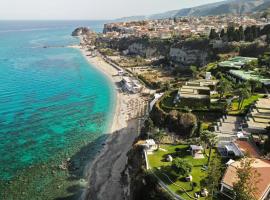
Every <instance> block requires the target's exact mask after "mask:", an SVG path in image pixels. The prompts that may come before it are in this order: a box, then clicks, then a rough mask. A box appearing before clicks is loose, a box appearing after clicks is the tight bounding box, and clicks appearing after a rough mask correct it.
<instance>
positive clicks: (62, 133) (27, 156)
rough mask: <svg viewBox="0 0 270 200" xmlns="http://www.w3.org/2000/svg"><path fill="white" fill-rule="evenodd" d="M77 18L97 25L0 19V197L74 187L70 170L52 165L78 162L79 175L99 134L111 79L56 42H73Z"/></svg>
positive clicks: (109, 103) (37, 195)
mask: <svg viewBox="0 0 270 200" xmlns="http://www.w3.org/2000/svg"><path fill="white" fill-rule="evenodd" d="M80 25H89V26H92V28H93V29H95V30H97V31H99V30H100V29H101V27H102V22H87V21H83V22H79V21H76V22H45V21H43V22H0V155H1V156H0V199H20V198H21V199H26V198H27V199H51V198H55V197H57V196H58V197H59V196H62V195H67V194H69V193H73V192H74V191H72V192H71V191H68V190H67V188H66V187H67V186H70V185H71V184H74V183H73V182H72V181H70V180H69V178H70V175H71V174H72V173H70V171H63V170H59V168H58V165H59V164H61V162H62V161H63V160H65V159H66V158H68V157H71V159H72V162H73V161H74V163H75V164H76V162H79V164H77V165H79V168H80V170H79V171H80V172H78V170H77V172H76V173H75V174H74V173H73V176H72V177H73V178H74V181H78V179H79V178H81V176H82V174H81V171H82V170H81V168H83V166H84V165H85V162H86V160H88V159H89V158H93V157H94V155H95V154H96V153H97V151H98V150H99V149H100V147H101V145H100V143H102V142H103V141H104V139H105V136H104V133H105V132H106V129H107V127H108V125H109V118H110V113H111V111H112V109H113V106H114V92H113V90H112V87H111V84H110V82H109V81H108V80H107V79H106V77H104V75H103V74H102V73H100V72H99V71H97V70H96V69H95V68H94V67H93V66H91V65H89V64H88V62H87V61H86V60H85V58H84V57H83V56H82V55H81V54H80V52H79V51H78V50H77V49H72V48H62V47H60V48H58V47H59V46H64V45H69V44H77V43H78V42H79V41H78V40H77V39H76V38H72V37H71V36H70V34H71V32H72V30H73V29H74V28H75V27H77V26H80ZM43 46H57V48H43ZM91 142H92V143H91ZM86 147H87V148H86ZM89 148H90V149H89ZM84 154H87V155H86V156H85V157H84V160H83V161H82V159H81V156H82V155H84ZM74 163H72V164H74ZM45 177H46V178H45ZM65 182H69V183H68V184H67V183H65ZM49 185H50V186H49ZM56 185H57V189H56V188H53V187H52V186H56ZM51 187H52V188H51ZM51 190H54V191H51ZM57 190H59V191H57ZM1 196H2V197H1Z"/></svg>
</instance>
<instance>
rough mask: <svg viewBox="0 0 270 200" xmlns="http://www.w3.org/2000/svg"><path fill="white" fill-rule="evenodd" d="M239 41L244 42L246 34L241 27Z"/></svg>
mask: <svg viewBox="0 0 270 200" xmlns="http://www.w3.org/2000/svg"><path fill="white" fill-rule="evenodd" d="M239 39H240V40H241V41H242V40H244V39H245V34H244V28H243V26H240V27H239Z"/></svg>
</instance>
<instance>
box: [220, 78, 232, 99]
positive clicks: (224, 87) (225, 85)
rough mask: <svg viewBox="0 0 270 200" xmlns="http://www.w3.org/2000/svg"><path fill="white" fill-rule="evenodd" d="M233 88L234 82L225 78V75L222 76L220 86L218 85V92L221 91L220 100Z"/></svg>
mask: <svg viewBox="0 0 270 200" xmlns="http://www.w3.org/2000/svg"><path fill="white" fill-rule="evenodd" d="M231 90H232V84H231V82H230V81H228V80H227V79H225V78H224V77H221V79H220V81H219V83H218V86H217V92H218V93H219V100H221V98H222V97H223V96H224V94H225V93H227V92H230V91H231Z"/></svg>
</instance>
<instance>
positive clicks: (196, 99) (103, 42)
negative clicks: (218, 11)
mask: <svg viewBox="0 0 270 200" xmlns="http://www.w3.org/2000/svg"><path fill="white" fill-rule="evenodd" d="M80 36H81V38H82V39H81V41H82V43H81V45H82V46H83V47H84V48H86V49H88V51H89V56H91V57H96V56H98V57H102V58H103V59H104V60H105V61H106V62H107V63H109V64H110V65H111V66H113V67H114V68H116V69H117V70H118V76H120V77H121V79H122V81H121V82H120V83H119V84H120V86H121V91H122V92H123V93H128V94H129V95H133V94H138V93H139V94H141V95H144V96H147V97H148V98H149V99H150V101H149V108H148V113H146V115H145V116H144V118H143V125H142V127H141V131H140V136H139V137H138V138H137V139H136V141H135V143H134V145H133V148H132V150H130V152H129V163H128V166H129V167H130V168H132V169H133V170H127V171H125V172H124V173H126V174H129V175H128V177H129V178H130V179H131V182H130V185H129V189H130V190H131V192H130V194H132V193H135V192H136V191H145V189H143V188H141V187H139V186H138V185H137V184H136V181H138V180H141V177H142V176H143V177H145V178H144V179H143V180H144V181H146V183H145V184H146V185H148V184H154V183H153V182H151V183H150V182H149V181H150V179H151V178H150V177H148V175H146V174H144V173H148V174H149V173H150V174H151V176H153V177H152V178H154V179H155V180H156V182H155V184H157V186H156V187H158V188H160V190H158V191H159V192H158V193H159V194H160V195H161V196H162V198H161V199H185V200H186V199H238V200H242V199H243V200H244V199H246V198H244V197H243V196H248V198H250V199H254V200H255V199H256V200H257V199H258V200H267V199H270V178H269V174H270V148H269V147H270V132H269V131H270V117H269V116H270V95H269V91H270V74H269V67H270V48H269V42H270V41H269V40H268V37H269V36H270V28H269V24H268V20H267V19H265V18H257V19H255V18H251V17H249V16H241V17H239V16H209V17H197V18H196V17H183V18H176V19H165V20H149V21H136V22H121V23H112V24H105V25H104V31H103V33H102V34H97V35H96V36H94V37H93V35H92V33H91V37H89V35H88V34H81V35H80ZM269 38H270V37H269ZM138 155H143V160H142V159H141V158H138ZM139 157H140V156H139ZM137 162H138V163H140V165H139V166H138V164H135V163H137ZM142 168H143V172H141V171H140V170H141V169H142ZM149 176H150V175H149ZM125 178H127V177H126V176H123V179H125ZM151 180H152V179H151ZM251 183H252V184H251ZM243 184H244V186H243ZM243 187H245V189H244V188H243ZM134 199H136V198H134ZM137 199H145V198H143V197H141V196H138V197H137ZM149 199H158V198H156V197H155V198H149Z"/></svg>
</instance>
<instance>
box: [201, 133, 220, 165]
mask: <svg viewBox="0 0 270 200" xmlns="http://www.w3.org/2000/svg"><path fill="white" fill-rule="evenodd" d="M200 139H201V141H202V142H203V143H204V144H205V146H207V147H209V155H208V160H207V165H209V163H210V161H211V156H212V150H213V148H214V147H215V146H216V145H217V142H218V140H217V135H216V134H215V133H213V132H211V131H207V130H206V131H203V132H202V133H201V137H200Z"/></svg>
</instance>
